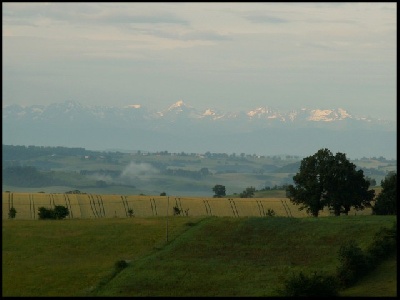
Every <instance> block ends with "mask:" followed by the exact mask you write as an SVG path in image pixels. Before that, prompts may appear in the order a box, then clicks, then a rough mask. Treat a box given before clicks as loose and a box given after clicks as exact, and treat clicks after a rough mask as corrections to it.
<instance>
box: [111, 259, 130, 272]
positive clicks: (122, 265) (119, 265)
mask: <svg viewBox="0 0 400 300" xmlns="http://www.w3.org/2000/svg"><path fill="white" fill-rule="evenodd" d="M127 266H128V263H127V262H126V260H118V261H116V262H115V265H114V267H115V270H116V271H121V270H123V269H125V268H126V267H127Z"/></svg>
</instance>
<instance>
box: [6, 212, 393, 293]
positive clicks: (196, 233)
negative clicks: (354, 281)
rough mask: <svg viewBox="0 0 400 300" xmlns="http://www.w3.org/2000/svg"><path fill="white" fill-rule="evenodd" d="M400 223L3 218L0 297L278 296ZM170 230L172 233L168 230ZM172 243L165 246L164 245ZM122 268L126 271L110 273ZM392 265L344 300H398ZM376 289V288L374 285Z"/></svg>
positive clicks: (364, 219) (366, 219)
mask: <svg viewBox="0 0 400 300" xmlns="http://www.w3.org/2000/svg"><path fill="white" fill-rule="evenodd" d="M395 220H396V216H361V215H360V216H341V217H323V218H312V217H304V218H288V217H236V218H234V217H215V216H206V217H191V216H189V217H187V216H170V217H169V218H166V216H152V217H134V218H126V217H125V218H97V219H93V218H92V219H66V220H40V221H39V220H18V219H13V220H9V219H4V218H3V226H2V230H3V246H2V247H3V265H2V274H3V276H2V293H3V296H27V297H32V296H71V297H75V296H114V297H116V296H267V297H273V296H277V293H278V292H277V290H278V289H279V288H281V287H282V283H283V281H284V280H285V278H288V277H289V276H291V274H295V273H298V272H299V271H300V270H301V271H304V272H306V273H311V272H314V271H318V272H324V273H328V274H332V273H333V272H335V269H336V267H337V265H338V256H337V251H338V249H339V247H340V245H342V244H343V243H345V242H346V241H349V240H351V239H354V240H355V241H356V242H357V243H358V244H359V245H360V247H361V248H362V249H365V248H366V247H367V246H368V245H369V244H370V243H371V241H372V239H373V236H374V234H375V233H376V232H377V231H378V230H379V228H380V227H382V226H383V227H391V226H392V225H393V222H394V221H395ZM167 229H168V230H167ZM167 236H168V240H167V238H166V237H167ZM119 260H125V261H126V262H128V266H127V268H125V269H123V270H122V271H121V272H119V273H117V274H115V273H114V264H115V262H117V261H119ZM396 261H397V258H396V256H393V257H390V258H388V260H386V261H385V263H384V264H382V265H381V266H379V268H377V270H376V271H375V272H373V273H372V274H370V275H369V276H368V277H366V278H365V279H363V280H362V281H361V282H360V283H359V284H358V285H356V286H354V287H352V288H350V289H347V290H343V291H341V295H343V296H370V295H374V296H396V294H397V288H396V282H397V280H396V273H397V267H396V265H397V264H396ZM371 282H372V283H373V284H371Z"/></svg>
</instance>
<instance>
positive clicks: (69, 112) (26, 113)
mask: <svg viewBox="0 0 400 300" xmlns="http://www.w3.org/2000/svg"><path fill="white" fill-rule="evenodd" d="M60 115H63V116H64V118H67V119H71V120H73V119H75V118H77V117H78V116H79V115H81V116H85V117H88V116H91V117H95V118H99V119H105V118H112V117H120V118H122V119H134V118H140V119H147V120H156V119H169V120H174V119H176V118H178V117H179V118H188V119H206V120H214V121H215V120H239V119H241V120H248V121H251V120H255V119H259V120H274V121H280V122H298V121H310V122H335V121H343V120H356V121H364V122H374V123H380V124H390V122H388V121H383V120H378V119H372V118H363V117H357V116H353V115H352V114H350V113H349V112H347V111H346V110H345V109H343V108H330V109H326V108H325V109H319V108H315V109H307V108H302V109H298V110H291V111H288V112H282V111H279V110H277V109H274V108H271V107H268V106H265V107H258V108H254V109H252V110H249V111H246V112H244V111H237V112H221V111H216V110H214V109H212V108H208V109H206V110H204V111H200V110H198V109H196V108H194V107H192V106H190V105H188V104H186V103H185V102H184V101H182V100H179V101H177V102H176V103H174V104H172V105H171V106H169V107H168V108H167V109H164V110H150V109H148V108H146V107H145V106H143V105H141V104H132V105H127V106H125V107H116V106H84V105H82V104H80V103H79V102H74V101H66V102H64V103H54V104H50V105H48V106H44V105H32V106H27V107H22V106H19V105H9V106H5V107H3V120H7V119H10V118H12V119H19V120H22V119H28V118H29V119H32V120H51V119H57V118H58V116H60ZM392 125H393V124H392Z"/></svg>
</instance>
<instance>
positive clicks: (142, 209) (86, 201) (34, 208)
mask: <svg viewBox="0 0 400 300" xmlns="http://www.w3.org/2000/svg"><path fill="white" fill-rule="evenodd" d="M54 205H62V206H66V207H67V208H68V209H69V211H70V215H69V217H68V218H71V219H76V218H78V219H86V218H88V219H92V218H94V219H95V218H127V217H128V216H129V214H128V211H129V210H133V214H134V216H135V217H151V216H167V215H173V213H174V207H177V208H178V209H179V210H180V212H181V215H185V216H194V217H200V216H218V217H263V216H266V215H268V211H270V212H271V211H273V212H274V214H275V216H281V217H306V216H307V213H306V211H305V210H302V211H300V210H299V206H296V205H293V204H292V203H291V202H290V200H289V199H288V198H285V197H269V198H206V197H169V196H140V195H128V196H126V195H98V194H47V193H3V194H2V210H3V219H6V218H7V217H8V212H9V210H10V208H11V207H14V208H15V209H16V211H17V214H16V219H17V220H34V219H37V218H38V216H37V214H38V209H39V207H41V206H43V207H46V208H52V207H54ZM370 214H371V209H365V210H362V211H356V210H354V209H352V210H350V212H349V215H370ZM329 215H330V213H329V211H328V210H327V209H325V210H323V211H321V213H320V216H329Z"/></svg>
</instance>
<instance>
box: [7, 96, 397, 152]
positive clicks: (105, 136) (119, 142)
mask: <svg viewBox="0 0 400 300" xmlns="http://www.w3.org/2000/svg"><path fill="white" fill-rule="evenodd" d="M2 117H3V144H10V145H38V146H41V145H43V146H70V147H85V148H87V149H92V150H106V149H110V148H120V149H122V148H125V149H127V150H148V151H164V150H167V151H172V152H182V151H184V152H195V153H201V152H207V151H211V152H225V153H251V154H252V153H257V154H266V155H275V154H291V155H304V156H308V155H312V154H314V153H315V152H316V151H317V150H319V149H320V148H325V147H326V148H329V149H330V150H331V151H333V152H337V151H340V152H344V153H346V154H348V155H351V156H353V157H354V158H357V157H362V156H365V157H372V156H378V157H379V156H384V157H387V158H395V157H396V135H397V133H396V124H395V122H393V121H385V120H378V119H372V118H361V117H357V116H355V115H352V114H350V113H349V112H347V111H346V110H345V109H343V108H329V109H326V108H315V109H306V108H303V109H298V110H296V109H294V110H291V111H287V112H284V111H279V110H277V109H274V108H271V107H267V106H265V107H258V108H254V109H251V110H249V111H234V112H223V111H217V110H214V109H212V108H209V109H206V110H204V111H201V110H198V109H196V108H194V107H192V106H190V105H188V104H186V103H185V102H184V101H182V100H179V101H177V102H176V103H173V104H172V105H170V106H169V107H168V108H166V109H161V110H160V109H159V110H151V109H148V108H146V107H145V106H142V105H140V104H133V105H128V106H125V107H113V106H84V105H82V104H80V103H78V102H74V101H67V102H64V103H54V104H50V105H48V106H43V105H32V106H28V107H21V106H19V105H10V106H6V107H3V115H2Z"/></svg>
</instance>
